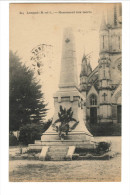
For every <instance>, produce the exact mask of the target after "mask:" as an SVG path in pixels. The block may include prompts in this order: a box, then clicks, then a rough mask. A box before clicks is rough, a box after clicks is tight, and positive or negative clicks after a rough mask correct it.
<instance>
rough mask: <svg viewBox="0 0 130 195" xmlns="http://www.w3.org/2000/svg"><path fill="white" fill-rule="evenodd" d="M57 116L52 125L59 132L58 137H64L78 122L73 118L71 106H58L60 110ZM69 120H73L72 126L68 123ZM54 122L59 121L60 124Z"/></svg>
mask: <svg viewBox="0 0 130 195" xmlns="http://www.w3.org/2000/svg"><path fill="white" fill-rule="evenodd" d="M58 117H59V118H58V119H57V120H56V121H55V122H54V124H53V126H54V128H56V131H57V132H58V133H59V137H60V138H61V139H64V138H65V136H66V135H67V134H68V132H69V131H71V130H73V129H75V127H76V126H77V124H78V122H77V120H76V119H74V118H73V111H72V108H71V107H70V108H69V109H66V108H64V109H63V108H62V106H60V112H58ZM71 121H74V122H75V123H74V125H73V126H72V127H70V124H69V123H70V122H71ZM56 123H60V125H59V126H56Z"/></svg>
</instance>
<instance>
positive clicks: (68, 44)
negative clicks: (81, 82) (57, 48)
mask: <svg viewBox="0 0 130 195" xmlns="http://www.w3.org/2000/svg"><path fill="white" fill-rule="evenodd" d="M77 86H78V79H77V64H76V53H75V40H74V35H73V30H72V28H71V27H68V28H65V29H64V33H63V42H62V58H61V73H60V82H59V87H60V88H65V87H77Z"/></svg>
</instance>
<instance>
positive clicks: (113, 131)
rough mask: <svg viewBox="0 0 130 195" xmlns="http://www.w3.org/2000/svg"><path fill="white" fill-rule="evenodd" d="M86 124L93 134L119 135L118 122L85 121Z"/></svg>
mask: <svg viewBox="0 0 130 195" xmlns="http://www.w3.org/2000/svg"><path fill="white" fill-rule="evenodd" d="M86 126H87V128H88V130H89V131H90V132H91V134H92V135H93V136H121V124H119V123H117V124H114V123H102V124H101V123H100V124H98V123H97V124H89V123H87V124H86Z"/></svg>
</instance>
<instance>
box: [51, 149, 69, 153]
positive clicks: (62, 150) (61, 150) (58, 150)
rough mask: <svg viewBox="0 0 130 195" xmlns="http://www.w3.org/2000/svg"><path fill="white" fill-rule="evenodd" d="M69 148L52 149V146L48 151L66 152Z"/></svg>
mask: <svg viewBox="0 0 130 195" xmlns="http://www.w3.org/2000/svg"><path fill="white" fill-rule="evenodd" d="M67 150H68V148H67V149H66V148H64V149H57V148H56V149H52V148H49V150H48V151H51V152H66V151H67Z"/></svg>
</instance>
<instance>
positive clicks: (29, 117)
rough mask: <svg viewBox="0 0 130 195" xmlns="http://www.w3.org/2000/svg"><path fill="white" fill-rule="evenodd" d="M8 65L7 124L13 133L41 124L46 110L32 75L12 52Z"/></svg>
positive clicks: (41, 94) (39, 88)
mask: <svg viewBox="0 0 130 195" xmlns="http://www.w3.org/2000/svg"><path fill="white" fill-rule="evenodd" d="M9 63H10V78H9V80H10V86H9V122H10V131H15V130H18V129H19V128H20V127H21V126H22V125H26V124H28V123H29V124H31V123H32V122H33V123H41V121H42V119H44V117H45V116H46V114H47V110H48V109H47V108H46V106H47V104H45V102H44V94H43V93H42V92H41V85H39V84H38V82H36V80H35V78H34V73H33V72H32V71H31V70H30V69H29V68H28V67H26V66H25V65H23V64H22V62H21V60H20V58H19V57H18V56H17V54H16V53H13V52H12V51H10V58H9Z"/></svg>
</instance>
